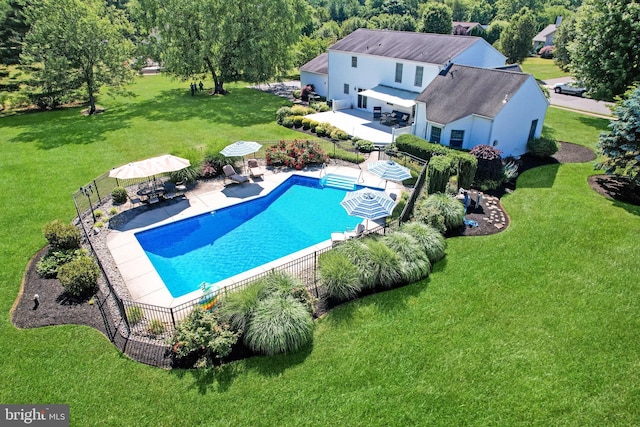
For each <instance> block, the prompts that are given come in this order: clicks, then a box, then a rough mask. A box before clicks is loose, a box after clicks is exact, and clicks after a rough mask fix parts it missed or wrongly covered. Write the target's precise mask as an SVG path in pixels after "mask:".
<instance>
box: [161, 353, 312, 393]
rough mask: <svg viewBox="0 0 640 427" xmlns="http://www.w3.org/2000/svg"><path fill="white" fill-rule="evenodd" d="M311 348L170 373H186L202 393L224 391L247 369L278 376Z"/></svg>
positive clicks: (299, 361)
mask: <svg viewBox="0 0 640 427" xmlns="http://www.w3.org/2000/svg"><path fill="white" fill-rule="evenodd" d="M312 350H313V343H310V344H308V345H306V346H305V347H303V348H302V349H300V350H299V351H297V352H295V353H291V354H277V355H274V356H263V355H253V356H250V357H247V358H241V359H238V360H235V361H229V362H225V363H224V364H222V365H220V366H216V367H212V368H206V369H195V368H194V369H172V370H171V371H169V372H170V373H171V374H174V375H176V376H177V377H178V378H180V379H184V378H185V377H186V376H187V375H189V376H191V378H193V384H192V388H196V389H197V390H198V392H199V393H200V394H202V395H204V394H207V392H209V391H216V392H219V393H221V392H225V391H227V390H228V389H229V387H231V385H232V384H233V382H234V380H235V379H236V377H238V376H240V375H243V374H245V373H246V372H248V371H257V372H258V373H260V374H261V375H263V376H269V377H271V376H279V375H281V374H282V373H283V372H285V371H286V370H287V369H289V368H291V367H293V366H296V365H299V364H300V363H303V362H304V361H305V360H306V358H307V357H308V356H309V355H310V354H311V351H312ZM214 386H215V387H214Z"/></svg>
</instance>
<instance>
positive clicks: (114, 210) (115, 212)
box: [109, 206, 118, 216]
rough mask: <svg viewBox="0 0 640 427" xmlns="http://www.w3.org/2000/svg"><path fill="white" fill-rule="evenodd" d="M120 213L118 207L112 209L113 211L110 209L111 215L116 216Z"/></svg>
mask: <svg viewBox="0 0 640 427" xmlns="http://www.w3.org/2000/svg"><path fill="white" fill-rule="evenodd" d="M117 213H118V208H116V207H113V206H112V207H111V209H109V215H111V216H114V215H116V214H117Z"/></svg>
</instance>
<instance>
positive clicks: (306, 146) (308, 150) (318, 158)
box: [265, 139, 329, 170]
mask: <svg viewBox="0 0 640 427" xmlns="http://www.w3.org/2000/svg"><path fill="white" fill-rule="evenodd" d="M265 158H266V161H267V165H269V166H287V167H290V168H295V169H297V170H300V169H302V168H304V167H305V166H307V165H313V164H322V163H326V162H328V161H329V156H327V154H326V153H325V152H324V150H322V148H320V145H319V144H318V143H317V142H314V141H309V140H297V139H296V140H293V141H280V142H279V143H278V144H275V145H272V146H271V147H268V148H267V149H266V150H265Z"/></svg>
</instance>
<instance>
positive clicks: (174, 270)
mask: <svg viewBox="0 0 640 427" xmlns="http://www.w3.org/2000/svg"><path fill="white" fill-rule="evenodd" d="M359 188H362V187H359V186H358V187H357V188H356V189H359ZM345 193H346V192H345V190H341V189H336V188H329V187H325V188H323V187H322V186H321V184H320V180H319V179H316V178H309V177H303V176H299V175H292V176H291V177H290V178H289V179H287V180H286V181H285V182H284V183H283V184H281V185H280V186H278V188H276V189H275V190H273V191H272V192H271V193H269V194H268V195H266V196H264V197H260V198H257V199H254V200H250V201H247V202H242V203H239V204H237V205H233V206H229V207H227V208H222V209H218V210H216V211H214V212H211V213H206V214H202V215H198V216H195V217H192V218H187V219H184V220H181V221H177V222H174V223H171V224H167V225H164V226H160V227H157V228H153V229H149V230H145V231H141V232H138V233H136V238H137V239H138V242H139V243H140V245H141V246H142V249H144V251H145V253H146V254H147V256H148V257H149V259H150V260H151V263H152V264H153V266H154V267H155V269H156V271H157V272H158V274H159V275H160V277H161V278H162V280H163V281H164V284H165V286H166V287H167V289H168V290H169V292H170V293H171V295H172V296H173V297H174V298H177V297H180V296H182V295H185V294H187V293H189V292H192V291H195V290H197V289H198V288H199V285H200V284H201V283H202V282H208V283H215V282H218V281H220V280H224V279H226V278H229V277H231V276H234V275H236V274H239V273H242V272H244V271H247V270H249V269H251V268H254V267H258V266H260V265H262V264H266V263H267V262H270V261H273V260H275V259H278V258H281V257H283V256H286V255H289V254H291V253H293V252H296V251H299V250H301V249H304V248H306V247H309V246H312V245H315V244H317V243H320V242H322V241H324V240H328V239H329V238H330V237H331V233H332V232H334V231H343V230H344V229H345V228H347V227H349V228H353V227H355V226H356V225H357V224H358V223H360V222H361V221H362V218H359V217H353V216H349V215H347V213H346V211H345V210H344V208H343V207H342V206H341V205H340V201H341V200H342V199H343V198H344V196H345Z"/></svg>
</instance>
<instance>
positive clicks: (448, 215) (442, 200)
mask: <svg viewBox="0 0 640 427" xmlns="http://www.w3.org/2000/svg"><path fill="white" fill-rule="evenodd" d="M421 209H425V211H427V212H428V211H430V210H431V211H435V212H437V213H438V214H439V215H442V217H443V219H444V226H445V232H446V231H452V230H456V229H458V228H460V227H462V226H463V225H464V206H463V205H462V203H460V202H459V201H458V200H457V199H456V198H455V197H453V196H451V195H449V194H444V193H436V194H431V195H429V197H427V199H426V200H425V201H424V202H423V203H422V205H421Z"/></svg>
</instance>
